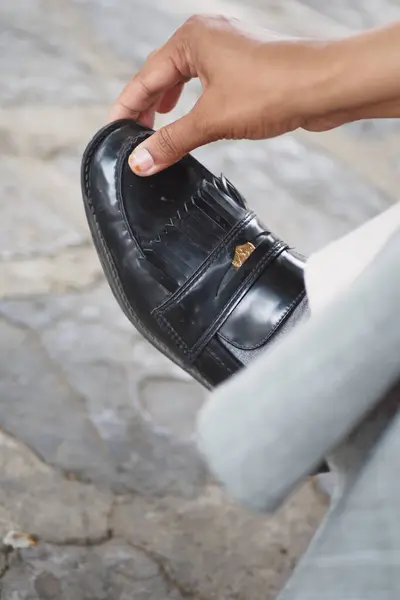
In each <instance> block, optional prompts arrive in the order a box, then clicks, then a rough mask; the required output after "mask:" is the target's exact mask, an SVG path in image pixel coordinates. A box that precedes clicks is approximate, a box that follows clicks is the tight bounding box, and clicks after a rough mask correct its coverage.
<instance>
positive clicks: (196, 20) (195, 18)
mask: <svg viewBox="0 0 400 600" xmlns="http://www.w3.org/2000/svg"><path fill="white" fill-rule="evenodd" d="M206 21H207V17H206V16H204V15H199V14H194V15H191V16H190V17H189V18H188V20H187V21H186V23H185V25H186V26H188V27H191V28H192V27H200V26H202V25H204V23H205V22H206Z"/></svg>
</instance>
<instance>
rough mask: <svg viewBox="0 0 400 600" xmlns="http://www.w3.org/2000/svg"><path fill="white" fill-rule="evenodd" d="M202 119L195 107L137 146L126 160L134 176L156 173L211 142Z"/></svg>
mask: <svg viewBox="0 0 400 600" xmlns="http://www.w3.org/2000/svg"><path fill="white" fill-rule="evenodd" d="M203 124H204V119H203V118H202V116H201V114H199V111H198V110H195V108H194V109H193V110H192V111H191V112H189V113H188V114H187V115H185V116H184V117H182V118H181V119H178V120H177V121H175V122H174V123H171V124H169V125H166V126H165V127H162V128H161V129H159V130H158V131H156V132H155V133H154V134H153V135H151V136H150V137H148V138H147V139H146V140H145V141H144V142H142V143H141V144H139V146H137V147H136V148H135V150H134V151H133V152H132V154H131V155H130V157H129V166H130V167H131V169H132V171H133V172H134V173H136V175H140V176H143V177H144V176H147V175H153V174H154V173H158V172H159V171H162V170H163V169H165V168H167V167H169V166H170V165H172V164H173V163H175V162H177V161H178V160H179V159H181V158H182V157H183V156H185V154H187V153H188V152H190V151H191V150H194V149H195V148H198V147H199V146H202V145H203V144H206V143H207V142H209V141H211V137H210V135H209V131H207V128H206V127H205V126H204V125H203Z"/></svg>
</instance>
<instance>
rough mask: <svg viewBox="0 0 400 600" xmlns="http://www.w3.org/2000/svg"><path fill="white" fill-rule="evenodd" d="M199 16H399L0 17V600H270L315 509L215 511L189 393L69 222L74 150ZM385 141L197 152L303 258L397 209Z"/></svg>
mask: <svg viewBox="0 0 400 600" xmlns="http://www.w3.org/2000/svg"><path fill="white" fill-rule="evenodd" d="M199 11H206V12H210V11H217V12H222V13H225V14H228V15H232V16H239V17H241V18H244V19H246V20H247V21H249V22H255V23H259V24H264V25H265V26H267V27H271V26H272V27H276V28H277V29H278V30H281V31H283V32H287V33H296V34H299V35H301V34H305V35H310V34H314V35H315V33H316V32H321V31H323V32H326V33H327V34H329V35H330V34H332V35H336V34H337V33H340V32H344V31H348V30H351V29H357V28H361V27H367V26H369V25H370V24H378V23H383V22H386V21H389V20H391V19H394V18H400V2H399V0H379V1H378V0H369V1H368V2H361V1H357V2H353V3H352V4H351V7H350V6H349V4H348V3H346V2H344V0H343V1H342V0H341V1H340V2H335V3H320V2H316V1H314V0H301V1H300V0H287V2H285V3H282V2H278V1H277V0H269V2H268V3H266V2H261V0H251V1H249V2H242V1H241V0H202V2H200V1H199V0H184V1H183V0H168V2H167V0H165V1H164V0H162V1H158V2H156V0H131V1H130V2H125V1H124V0H99V1H96V2H95V1H94V0H73V1H71V2H70V1H68V0H19V1H18V2H12V1H11V0H3V1H2V3H1V5H0V49H3V52H0V105H1V109H0V156H1V165H0V213H1V217H2V218H1V219H0V482H1V485H0V541H1V539H2V538H3V537H4V535H5V534H7V533H8V532H10V531H11V530H15V531H25V532H27V533H31V534H34V535H37V536H38V537H39V538H40V542H39V544H38V546H37V547H34V548H30V549H24V550H10V549H9V548H4V547H1V545H0V598H1V600H49V599H50V598H51V599H53V598H57V600H94V599H96V600H128V599H129V600H130V599H131V598H135V599H138V600H158V599H160V600H161V599H165V598H170V599H174V600H180V599H182V598H193V600H206V599H207V600H211V599H214V598H215V599H218V600H259V599H260V598H263V600H273V599H274V598H275V597H276V593H277V590H278V589H279V588H280V586H281V585H282V583H283V582H284V581H285V580H286V579H287V577H288V576H289V574H290V572H291V571H292V569H293V567H294V565H295V564H296V562H297V560H298V559H299V557H300V556H301V554H302V552H303V551H304V549H305V548H306V546H307V544H308V542H309V540H310V538H311V537H312V535H313V532H314V531H315V529H316V527H317V526H318V523H319V522H320V519H321V517H322V515H323V514H324V512H325V510H326V498H325V495H324V494H322V493H321V490H319V489H318V486H315V484H314V483H310V482H309V483H306V484H305V485H303V486H302V487H301V488H300V489H299V490H298V491H297V492H296V493H295V494H294V495H293V496H292V498H290V499H289V501H288V502H287V503H286V505H285V506H284V507H283V508H282V509H281V510H280V511H278V513H277V514H276V515H274V516H271V517H265V516H263V515H255V514H252V513H249V512H247V511H246V510H245V509H243V508H241V507H238V506H234V505H233V504H231V503H230V501H229V499H228V498H226V497H225V495H224V493H223V492H222V491H221V490H220V489H219V487H218V486H217V484H216V483H215V482H214V481H213V480H212V478H211V476H210V475H209V473H208V472H207V468H206V466H205V465H204V464H203V461H202V459H201V457H199V456H198V454H197V451H196V448H195V445H194V441H193V430H194V423H195V419H196V414H197V411H198V409H199V407H200V406H201V405H202V403H203V402H204V400H205V398H206V395H205V392H204V390H203V389H201V388H200V387H199V385H198V384H197V383H195V382H193V381H191V379H190V377H188V375H186V374H185V373H183V372H182V371H181V370H180V369H179V368H178V367H176V366H175V365H173V364H172V363H170V362H169V361H168V360H167V359H166V358H164V357H163V356H161V355H160V354H159V353H158V352H157V351H156V350H155V349H154V348H152V347H151V346H150V345H149V344H148V343H147V342H146V341H145V340H143V339H142V338H141V336H140V335H139V334H138V333H136V332H135V330H134V329H133V328H132V327H131V325H130V324H129V322H128V321H127V319H126V318H125V316H124V315H123V314H122V312H121V310H120V309H119V307H118V305H117V303H116V301H115V300H114V298H113V297H112V294H111V292H110V290H109V288H108V286H107V284H106V283H105V281H104V278H103V275H102V272H101V268H100V265H99V262H98V259H97V256H96V254H95V252H94V250H93V247H92V244H91V240H90V235H89V231H88V228H87V225H86V222H85V216H84V211H83V208H82V203H81V198H80V189H79V166H80V165H79V163H80V156H81V153H82V151H83V149H84V147H85V145H86V144H87V142H88V140H89V139H90V137H91V135H92V134H93V133H95V131H96V129H97V128H98V127H100V126H101V125H102V124H103V122H104V120H105V119H106V115H107V109H108V105H109V103H110V102H111V100H112V99H113V98H114V96H115V95H116V94H117V93H118V91H119V90H120V89H121V88H122V86H123V85H125V83H126V81H127V78H128V77H130V76H131V74H132V73H133V71H134V70H135V69H136V68H137V66H138V65H139V64H141V62H142V61H143V60H144V58H145V56H146V54H147V53H148V52H149V51H150V50H152V49H153V48H154V47H155V46H157V45H158V44H161V43H162V42H163V41H165V38H166V37H167V36H168V35H169V34H170V33H171V32H172V31H173V30H174V28H176V27H177V26H178V25H179V24H180V23H181V22H182V20H183V19H184V18H185V16H186V14H190V13H194V12H199ZM197 89H198V86H196V84H193V85H191V86H189V89H188V91H187V92H186V93H185V95H184V97H183V100H182V102H181V103H180V104H179V105H178V107H177V108H176V109H175V111H174V113H173V117H176V116H179V115H181V114H182V112H183V111H184V110H185V108H187V107H188V106H189V105H190V104H191V103H192V102H193V100H194V98H195V94H196V90H197ZM164 120H165V118H164ZM162 122H163V119H161V118H160V119H159V124H161V123H162ZM399 133H400V132H399V124H398V123H397V122H394V121H382V122H379V121H368V122H363V123H356V124H352V125H349V126H347V127H343V128H341V129H340V130H336V131H335V132H331V133H329V134H320V135H311V134H310V135H308V134H305V133H304V132H296V133H295V134H293V135H289V136H283V137H281V138H277V139H275V140H269V141H260V142H251V143H249V142H221V143H218V144H213V145H211V146H209V147H207V148H202V149H200V150H199V151H198V152H197V155H198V157H199V158H200V159H201V160H203V161H204V162H205V163H206V164H207V166H208V167H209V168H210V169H211V170H213V171H215V172H217V173H219V172H221V171H223V172H224V173H225V174H226V175H227V176H228V177H229V178H230V179H231V180H232V181H233V182H234V183H235V184H236V185H237V186H238V188H239V189H240V190H241V191H242V192H243V194H244V195H245V196H247V198H248V200H249V203H250V204H251V206H252V207H253V208H255V209H256V210H257V211H258V212H259V213H260V215H261V216H262V217H263V219H264V221H265V222H266V223H267V224H268V225H269V226H270V227H271V229H273V230H276V231H277V233H279V235H281V236H282V237H283V238H285V239H287V240H288V241H289V242H290V243H293V244H295V245H297V246H298V247H299V249H300V250H301V251H302V252H305V253H308V252H312V251H314V250H315V249H316V248H319V247H320V246H322V245H323V244H325V243H326V242H328V241H329V240H331V239H334V238H335V237H337V236H339V235H342V234H344V233H346V232H347V231H349V230H350V229H352V228H354V227H355V226H357V225H358V224H360V223H362V222H363V221H365V220H366V219H368V218H370V217H371V216H373V215H375V214H377V213H379V212H380V211H381V210H383V209H385V208H386V207H388V206H389V205H390V204H392V203H393V202H395V201H396V199H397V197H398V189H399V176H400V175H399V161H398V147H399Z"/></svg>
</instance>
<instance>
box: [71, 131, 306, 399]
mask: <svg viewBox="0 0 400 600" xmlns="http://www.w3.org/2000/svg"><path fill="white" fill-rule="evenodd" d="M152 133H153V132H152V130H149V129H146V128H144V127H142V126H141V125H139V124H137V123H135V122H134V121H131V120H122V121H117V122H114V123H112V124H110V125H108V126H106V127H105V128H103V129H102V130H101V131H99V132H98V133H97V134H96V135H95V137H94V138H93V139H92V141H91V142H90V143H89V145H88V147H87V149H86V151H85V154H84V157H83V162H82V192H83V201H84V205H85V210H86V215H87V219H88V223H89V227H90V230H91V233H92V236H93V241H94V244H95V247H96V249H97V252H98V255H99V257H100V261H101V263H102V266H103V269H104V273H105V275H106V277H107V280H108V282H109V285H110V286H111V289H112V291H113V293H114V295H115V297H116V299H117V300H118V302H119V304H120V305H121V308H122V310H123V311H124V312H125V314H126V316H127V317H128V319H129V320H130V321H131V322H132V324H133V325H134V327H136V328H137V329H138V330H139V331H140V332H141V333H142V334H143V335H144V337H145V338H147V339H148V340H149V341H150V342H151V343H152V344H153V345H154V346H155V347H156V348H157V349H158V350H160V351H161V352H162V353H163V354H165V355H166V356H168V357H169V358H170V359H172V360H173V361H174V362H175V363H176V364H178V365H179V366H180V367H182V369H184V370H185V371H187V372H188V373H190V375H192V376H193V377H194V378H195V379H197V380H198V381H199V382H200V383H202V384H203V385H204V386H206V387H207V388H213V387H214V386H216V385H218V384H220V383H222V382H223V381H224V380H225V379H227V378H228V377H230V376H231V375H233V374H234V373H236V372H237V371H238V370H239V369H241V368H242V367H243V366H244V365H246V364H247V363H248V362H249V361H251V360H252V359H253V358H254V357H255V356H257V355H258V354H259V353H260V352H263V351H264V350H265V348H266V347H267V346H268V345H269V344H270V343H271V342H272V341H273V340H274V339H276V337H277V336H278V335H279V333H280V332H281V331H282V328H284V327H285V323H286V322H287V319H288V318H289V317H290V315H291V314H292V313H293V311H295V310H296V308H297V307H299V305H300V303H301V302H302V300H303V298H304V296H305V286H304V264H305V261H304V259H303V258H302V257H301V256H300V255H298V254H297V253H296V252H294V251H293V250H291V249H290V248H289V247H288V245H287V244H286V243H285V242H283V241H282V240H280V239H279V238H278V237H277V236H276V235H274V234H273V233H272V232H271V231H270V230H269V228H268V227H266V226H265V225H264V224H263V223H262V222H261V221H260V219H259V218H258V217H257V215H256V214H254V212H253V211H251V210H250V209H249V208H248V207H247V205H246V202H245V200H244V199H243V197H242V196H241V195H240V193H239V192H238V191H237V190H236V189H235V187H234V186H233V185H232V184H231V183H230V182H229V181H228V180H227V179H225V178H224V177H223V176H221V177H215V176H214V175H213V174H212V173H210V171H208V170H207V169H206V168H205V167H204V166H203V165H201V164H200V163H199V162H198V161H197V160H196V159H195V158H193V157H192V156H190V155H188V156H186V157H185V158H183V159H182V160H181V161H179V162H178V163H177V164H175V165H173V166H172V167H170V168H169V169H167V170H166V171H164V172H162V173H159V174H157V175H153V176H151V177H149V178H143V177H138V176H137V175H135V174H134V173H133V172H132V171H131V170H130V168H129V165H128V156H129V154H130V153H131V152H132V150H133V149H134V148H135V146H137V145H138V144H139V143H140V142H142V141H143V139H144V138H145V137H147V136H149V135H151V134H152Z"/></svg>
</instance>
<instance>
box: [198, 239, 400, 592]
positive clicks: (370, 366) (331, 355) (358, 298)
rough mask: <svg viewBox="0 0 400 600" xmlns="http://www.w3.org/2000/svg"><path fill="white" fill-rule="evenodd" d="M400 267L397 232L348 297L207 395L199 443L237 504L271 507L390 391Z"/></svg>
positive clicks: (396, 364) (399, 351)
mask: <svg viewBox="0 0 400 600" xmlns="http://www.w3.org/2000/svg"><path fill="white" fill-rule="evenodd" d="M399 270H400V232H398V233H397V234H396V235H395V236H394V237H393V238H392V239H391V240H390V242H389V243H388V244H387V245H386V247H385V249H384V250H383V251H382V252H381V254H380V255H379V257H378V258H377V259H376V260H375V261H374V262H373V263H372V264H371V265H370V266H369V267H368V268H367V269H366V271H365V272H364V273H363V274H362V275H361V276H360V277H359V279H358V280H357V281H356V282H354V283H353V284H352V286H350V288H349V289H348V290H347V292H346V294H344V295H342V296H341V297H340V298H338V299H336V300H335V301H334V302H333V303H332V304H331V305H329V306H328V307H327V308H326V310H325V311H324V312H323V313H322V314H318V315H316V316H314V317H313V318H311V319H310V320H309V321H307V322H306V323H304V324H301V325H299V327H297V328H296V329H295V330H293V332H291V334H290V335H288V336H287V337H286V338H284V339H283V340H282V342H280V343H277V344H276V345H275V346H274V347H272V348H271V350H270V351H269V352H268V351H267V352H266V353H265V354H263V355H262V356H261V357H259V358H258V359H257V360H256V361H255V362H254V363H253V364H251V365H250V366H249V367H247V368H246V369H245V370H244V371H242V372H241V373H240V374H239V375H237V376H235V377H234V378H232V379H230V380H229V381H228V382H227V383H226V384H224V385H222V386H221V387H220V388H218V389H217V390H216V391H215V392H214V393H213V394H212V395H211V397H210V400H209V401H208V402H207V403H206V405H205V406H204V408H203V410H202V411H201V413H200V416H199V421H198V440H199V446H200V449H201V450H202V452H203V453H204V455H205V456H206V458H207V459H208V461H209V464H210V466H211V468H212V470H213V471H214V472H215V474H216V475H217V476H218V477H219V479H220V480H221V481H222V482H223V483H224V484H225V486H226V487H227V490H228V492H229V493H230V494H231V495H232V496H233V497H234V498H236V499H237V500H239V501H241V502H243V503H245V504H247V505H248V506H251V507H254V508H256V509H260V510H273V509H274V508H275V507H276V506H278V505H279V504H280V503H281V501H282V500H283V499H284V498H285V497H286V496H287V494H288V493H289V492H290V491H291V490H293V488H294V487H295V486H296V484H297V483H298V482H299V480H301V479H302V478H303V477H304V476H305V475H307V474H308V473H310V472H311V471H312V470H313V468H315V466H317V465H318V464H319V463H320V462H321V461H322V459H323V458H324V457H325V456H327V455H328V454H329V453H330V452H331V451H332V450H333V449H335V448H336V447H337V446H338V444H339V443H340V442H341V441H343V440H344V439H345V438H346V437H347V436H348V435H349V433H350V432H351V431H353V430H354V428H355V427H356V426H357V425H358V424H359V423H360V421H361V420H362V419H363V418H365V416H366V414H367V413H369V412H370V411H371V410H372V409H373V407H374V406H375V405H376V404H377V402H378V401H379V400H380V399H382V398H383V397H384V396H385V394H386V393H387V392H388V390H389V389H390V388H391V387H392V386H393V385H394V383H395V382H396V380H397V378H398V377H399V372H400V318H399V314H400V272H399ZM352 600H354V599H352Z"/></svg>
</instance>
